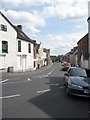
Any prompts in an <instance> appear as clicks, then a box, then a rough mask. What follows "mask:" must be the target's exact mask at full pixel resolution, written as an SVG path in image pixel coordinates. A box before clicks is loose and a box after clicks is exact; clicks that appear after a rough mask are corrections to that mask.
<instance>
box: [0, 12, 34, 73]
mask: <svg viewBox="0 0 90 120" xmlns="http://www.w3.org/2000/svg"><path fill="white" fill-rule="evenodd" d="M33 47H34V41H33V40H31V39H30V38H29V37H28V36H27V35H26V34H25V33H24V32H23V31H22V26H21V25H18V26H17V27H16V26H14V25H13V24H12V23H11V22H10V21H9V20H8V19H7V18H6V17H5V16H4V15H3V14H2V13H1V12H0V61H1V62H0V68H6V69H7V68H8V67H13V68H14V71H26V70H29V69H33V65H34V64H33V61H34V48H33Z"/></svg>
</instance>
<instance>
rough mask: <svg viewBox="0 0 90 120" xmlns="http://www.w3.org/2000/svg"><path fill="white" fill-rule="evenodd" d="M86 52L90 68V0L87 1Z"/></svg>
mask: <svg viewBox="0 0 90 120" xmlns="http://www.w3.org/2000/svg"><path fill="white" fill-rule="evenodd" d="M87 21H88V54H89V60H88V69H90V2H88V20H87Z"/></svg>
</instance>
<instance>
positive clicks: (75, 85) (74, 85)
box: [71, 83, 83, 89]
mask: <svg viewBox="0 0 90 120" xmlns="http://www.w3.org/2000/svg"><path fill="white" fill-rule="evenodd" d="M71 85H72V86H73V87H78V88H81V89H82V88H83V87H82V86H80V85H77V84H73V83H71Z"/></svg>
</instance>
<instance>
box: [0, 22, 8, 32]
mask: <svg viewBox="0 0 90 120" xmlns="http://www.w3.org/2000/svg"><path fill="white" fill-rule="evenodd" d="M0 30H1V31H4V32H7V25H3V24H0Z"/></svg>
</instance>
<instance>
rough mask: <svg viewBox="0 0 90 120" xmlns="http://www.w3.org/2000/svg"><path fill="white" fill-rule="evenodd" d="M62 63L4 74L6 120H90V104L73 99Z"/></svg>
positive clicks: (77, 98)
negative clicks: (81, 119)
mask: <svg viewBox="0 0 90 120" xmlns="http://www.w3.org/2000/svg"><path fill="white" fill-rule="evenodd" d="M63 76H64V72H63V71H61V65H60V63H54V64H53V65H52V66H47V67H45V68H41V69H40V70H37V71H33V72H30V73H29V72H26V73H13V74H11V75H8V74H7V75H6V74H5V75H3V85H2V97H0V99H2V117H3V118H83V119H85V118H88V112H90V111H89V110H90V109H89V108H90V107H89V106H90V101H89V100H88V99H85V98H79V97H73V96H72V97H71V96H70V97H69V96H67V95H66V91H65V87H64V86H63Z"/></svg>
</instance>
